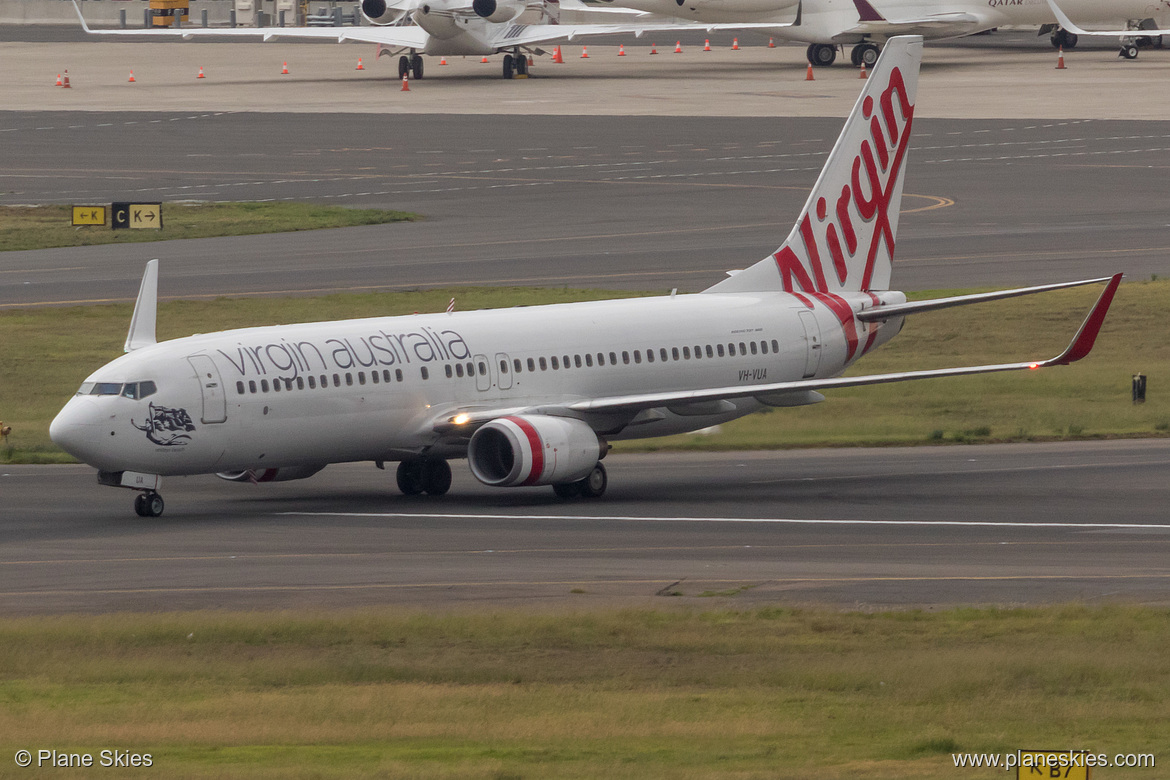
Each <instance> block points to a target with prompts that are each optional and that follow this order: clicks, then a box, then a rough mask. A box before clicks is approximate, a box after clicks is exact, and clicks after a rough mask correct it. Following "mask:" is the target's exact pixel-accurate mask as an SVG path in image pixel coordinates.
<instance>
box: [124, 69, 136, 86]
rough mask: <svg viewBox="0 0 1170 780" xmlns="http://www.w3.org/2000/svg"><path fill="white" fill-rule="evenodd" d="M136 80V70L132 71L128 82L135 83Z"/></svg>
mask: <svg viewBox="0 0 1170 780" xmlns="http://www.w3.org/2000/svg"><path fill="white" fill-rule="evenodd" d="M134 82H135V78H134V71H130V79H129V81H127V82H126V83H128V84H133V83H134Z"/></svg>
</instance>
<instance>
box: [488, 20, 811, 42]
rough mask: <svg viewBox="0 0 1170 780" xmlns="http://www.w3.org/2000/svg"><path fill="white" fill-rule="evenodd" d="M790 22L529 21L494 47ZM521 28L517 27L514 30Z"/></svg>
mask: <svg viewBox="0 0 1170 780" xmlns="http://www.w3.org/2000/svg"><path fill="white" fill-rule="evenodd" d="M791 26H792V24H776V23H775V22H768V23H762V22H760V23H757V22H749V23H743V24H702V23H697V22H688V21H681V20H680V21H662V22H654V21H629V22H625V23H623V24H529V25H514V28H513V29H510V30H507V31H506V32H505V33H504V34H503V35H502V36H500V37H499V38H497V39H496V40H495V41H494V44H495V45H496V46H500V47H507V46H535V45H537V44H541V43H555V42H557V41H572V40H573V39H575V38H579V37H584V36H588V35H615V34H629V33H632V34H633V35H634V37H636V38H641V37H642V35H643V34H644V33H648V32H672V33H673V32H679V33H684V32H695V31H698V30H702V31H706V32H714V31H716V30H727V31H735V30H775V29H777V28H779V27H791ZM515 28H520V29H515Z"/></svg>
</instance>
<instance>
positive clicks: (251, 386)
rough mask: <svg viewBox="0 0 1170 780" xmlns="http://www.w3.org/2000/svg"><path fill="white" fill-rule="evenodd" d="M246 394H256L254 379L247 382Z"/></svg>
mask: <svg viewBox="0 0 1170 780" xmlns="http://www.w3.org/2000/svg"><path fill="white" fill-rule="evenodd" d="M248 392H249V393H254V392H256V380H255V379H249V380H248Z"/></svg>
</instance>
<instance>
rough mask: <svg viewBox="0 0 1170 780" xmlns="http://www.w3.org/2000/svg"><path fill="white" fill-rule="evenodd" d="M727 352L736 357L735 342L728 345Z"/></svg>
mask: <svg viewBox="0 0 1170 780" xmlns="http://www.w3.org/2000/svg"><path fill="white" fill-rule="evenodd" d="M727 354H728V355H731V356H732V357H735V345H734V344H728V345H727Z"/></svg>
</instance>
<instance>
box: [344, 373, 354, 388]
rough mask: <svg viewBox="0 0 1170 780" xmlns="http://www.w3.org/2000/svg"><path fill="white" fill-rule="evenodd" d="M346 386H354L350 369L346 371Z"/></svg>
mask: <svg viewBox="0 0 1170 780" xmlns="http://www.w3.org/2000/svg"><path fill="white" fill-rule="evenodd" d="M345 386H346V387H353V374H351V373H349V372H348V371H346V372H345Z"/></svg>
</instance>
